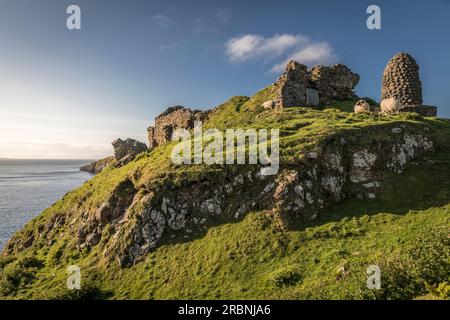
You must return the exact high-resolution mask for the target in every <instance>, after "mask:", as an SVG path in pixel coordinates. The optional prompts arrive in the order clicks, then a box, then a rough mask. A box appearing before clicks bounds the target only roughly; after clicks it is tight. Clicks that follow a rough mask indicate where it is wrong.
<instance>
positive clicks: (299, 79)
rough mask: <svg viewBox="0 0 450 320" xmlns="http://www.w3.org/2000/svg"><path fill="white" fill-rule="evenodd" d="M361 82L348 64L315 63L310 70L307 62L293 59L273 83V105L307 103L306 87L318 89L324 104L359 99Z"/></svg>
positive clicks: (286, 106)
mask: <svg viewBox="0 0 450 320" xmlns="http://www.w3.org/2000/svg"><path fill="white" fill-rule="evenodd" d="M358 82H359V75H358V74H356V73H353V72H352V71H351V70H350V69H349V68H348V67H347V66H345V65H342V64H337V65H334V66H330V67H328V66H316V67H313V68H312V69H311V70H308V68H307V67H306V66H305V65H303V64H301V63H298V62H297V61H293V60H292V61H290V62H289V63H288V64H287V66H286V70H285V72H284V73H283V74H282V75H281V76H280V78H278V80H277V82H276V83H275V85H274V93H275V99H274V106H275V107H280V108H288V107H295V106H305V105H307V98H306V93H307V89H314V90H317V91H318V95H319V101H320V102H321V103H330V102H332V101H334V100H348V99H356V98H357V96H356V94H355V93H354V88H355V87H356V85H357V84H358Z"/></svg>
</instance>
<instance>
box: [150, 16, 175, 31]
mask: <svg viewBox="0 0 450 320" xmlns="http://www.w3.org/2000/svg"><path fill="white" fill-rule="evenodd" d="M153 21H154V22H155V23H156V24H157V25H158V26H160V27H161V28H167V27H168V26H169V25H170V24H171V23H172V19H170V18H169V17H168V16H165V15H163V14H157V15H154V16H153Z"/></svg>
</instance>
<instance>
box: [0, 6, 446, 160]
mask: <svg viewBox="0 0 450 320" xmlns="http://www.w3.org/2000/svg"><path fill="white" fill-rule="evenodd" d="M73 4H75V5H78V6H79V7H80V9H81V30H69V29H68V28H67V27H66V20H67V18H68V17H69V15H68V14H67V13H66V9H67V7H68V6H69V5H73ZM372 4H376V5H378V6H379V7H380V9H381V30H369V29H368V28H367V26H366V20H367V18H368V17H369V15H368V14H367V13H366V9H367V7H368V6H369V5H372ZM449 32H450V0H427V1H412V0H409V1H401V0H398V1H397V0H395V1H394V0H390V1H375V0H372V1H364V0H358V1H357V0H347V1H335V0H330V1H300V0H295V1H283V0H281V1H273V0H272V1H265V0H254V1H252V0H246V1H211V0H210V1H196V0H190V1H181V0H180V1H170V0H164V1H152V0H126V1H125V0H122V1H119V0H83V1H76V0H71V1H66V0H0V158H40V159H98V158H102V157H105V156H107V155H110V154H112V147H111V141H113V140H114V139H116V138H118V137H121V138H127V137H130V138H134V139H138V140H140V141H143V142H147V139H146V128H147V127H148V126H150V125H151V124H152V123H153V121H154V118H155V116H157V115H158V114H160V113H161V112H162V111H164V110H165V109H166V108H167V107H168V106H171V105H183V106H186V107H190V108H196V109H210V108H213V107H215V106H217V105H219V104H220V103H222V102H224V101H226V100H228V99H229V98H230V97H232V96H236V95H247V96H251V95H253V94H254V93H255V92H257V91H258V90H260V89H262V88H264V87H266V86H268V85H269V84H271V83H273V82H274V81H275V80H276V79H277V77H278V76H279V75H280V73H281V72H282V70H283V68H284V65H285V63H286V61H288V60H289V59H291V58H293V59H295V60H297V61H299V62H301V63H304V64H306V65H308V66H313V65H315V64H334V63H343V64H346V65H348V66H349V67H350V68H351V69H352V71H354V72H357V73H359V74H360V76H361V80H360V83H359V85H358V86H357V88H356V92H357V94H358V95H359V96H362V97H364V96H369V97H372V98H374V99H376V100H379V99H380V90H381V77H382V72H383V69H384V67H385V65H386V63H387V62H388V60H389V59H390V58H391V57H392V56H393V55H395V54H396V53H398V52H400V51H406V52H408V53H410V54H411V55H412V56H413V57H414V58H415V59H416V60H417V62H418V63H419V65H420V67H421V69H420V75H421V79H422V82H423V95H424V103H425V104H428V105H436V106H438V108H439V109H438V115H439V116H441V117H447V118H450V87H449V85H450V81H449V80H450V59H449V52H450V40H449V37H448V33H449Z"/></svg>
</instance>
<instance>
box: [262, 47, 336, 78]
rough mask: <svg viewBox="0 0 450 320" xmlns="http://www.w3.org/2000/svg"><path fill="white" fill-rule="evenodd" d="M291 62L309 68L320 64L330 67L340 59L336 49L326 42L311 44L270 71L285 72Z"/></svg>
mask: <svg viewBox="0 0 450 320" xmlns="http://www.w3.org/2000/svg"><path fill="white" fill-rule="evenodd" d="M289 60H295V61H298V62H300V63H303V64H305V65H307V66H314V65H318V64H324V65H329V64H333V63H336V62H337V61H338V60H339V59H338V56H337V54H336V53H335V51H334V48H333V47H332V46H330V45H329V44H328V43H326V42H318V43H309V44H308V45H306V46H305V47H303V48H301V49H299V50H298V51H296V52H294V53H293V54H291V55H290V56H289V57H288V58H287V59H285V60H284V61H283V62H281V63H278V64H276V65H274V66H273V67H272V69H270V71H271V72H273V73H279V72H282V71H283V70H284V68H285V67H286V64H287V63H288V62H289Z"/></svg>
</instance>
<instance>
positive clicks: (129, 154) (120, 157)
mask: <svg viewBox="0 0 450 320" xmlns="http://www.w3.org/2000/svg"><path fill="white" fill-rule="evenodd" d="M112 145H113V148H114V158H115V159H116V160H117V165H118V166H122V165H124V164H127V163H128V162H130V161H132V160H134V158H136V156H137V155H138V154H140V153H142V152H144V151H146V150H147V145H146V144H145V143H142V142H139V141H137V140H134V139H130V138H128V139H126V140H122V139H117V140H114V141H113V142H112Z"/></svg>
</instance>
